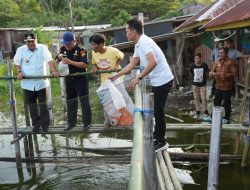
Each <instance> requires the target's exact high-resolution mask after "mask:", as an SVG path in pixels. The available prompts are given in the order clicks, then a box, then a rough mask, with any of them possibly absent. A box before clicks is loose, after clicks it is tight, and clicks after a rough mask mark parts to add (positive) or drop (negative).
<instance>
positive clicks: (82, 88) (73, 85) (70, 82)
mask: <svg viewBox="0 0 250 190" xmlns="http://www.w3.org/2000/svg"><path fill="white" fill-rule="evenodd" d="M63 44H64V46H62V47H61V48H60V54H59V56H58V58H57V60H58V61H62V63H63V64H67V65H68V67H69V74H73V73H82V72H86V68H87V66H88V60H87V51H86V50H85V49H84V48H82V47H79V46H78V44H77V43H76V39H75V35H74V34H73V33H72V32H66V33H64V35H63ZM65 85H66V94H67V109H68V110H67V115H68V126H67V127H66V128H65V129H64V130H65V131H68V130H70V129H72V128H74V127H75V126H76V122H77V108H78V97H79V98H80V102H81V107H82V117H83V128H84V129H88V128H89V127H90V124H91V109H90V103H89V87H88V78H87V76H86V75H84V76H78V77H66V78H65Z"/></svg>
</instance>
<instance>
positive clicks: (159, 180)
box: [155, 159, 166, 190]
mask: <svg viewBox="0 0 250 190" xmlns="http://www.w3.org/2000/svg"><path fill="white" fill-rule="evenodd" d="M155 163H156V164H155V165H156V171H157V179H158V183H159V189H160V190H165V189H166V188H165V185H164V180H163V176H162V173H161V168H160V164H159V160H158V159H155Z"/></svg>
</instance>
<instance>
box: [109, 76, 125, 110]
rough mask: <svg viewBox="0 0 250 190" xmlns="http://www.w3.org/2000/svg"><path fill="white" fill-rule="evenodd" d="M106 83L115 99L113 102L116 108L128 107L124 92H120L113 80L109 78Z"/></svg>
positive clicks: (112, 97)
mask: <svg viewBox="0 0 250 190" xmlns="http://www.w3.org/2000/svg"><path fill="white" fill-rule="evenodd" d="M106 85H107V87H108V89H109V92H110V96H111V99H112V101H113V104H114V106H115V109H116V110H120V109H122V108H125V107H126V102H125V100H124V98H123V96H122V94H121V93H120V92H119V90H118V89H117V88H116V87H115V85H114V84H113V83H112V82H111V80H107V82H106Z"/></svg>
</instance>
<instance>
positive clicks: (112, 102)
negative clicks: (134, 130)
mask: <svg viewBox="0 0 250 190" xmlns="http://www.w3.org/2000/svg"><path fill="white" fill-rule="evenodd" d="M96 92H97V94H98V96H99V99H100V101H101V103H102V105H103V107H104V109H105V111H106V112H107V114H108V116H109V119H110V123H111V125H119V126H127V127H130V126H131V125H132V124H133V123H134V117H133V111H134V104H133V102H132V100H131V98H130V97H129V95H128V93H127V91H126V90H125V87H124V85H123V83H122V81H121V80H119V79H117V80H116V81H114V82H111V81H109V82H106V83H105V84H102V85H101V86H100V87H99V88H98V90H97V91H96Z"/></svg>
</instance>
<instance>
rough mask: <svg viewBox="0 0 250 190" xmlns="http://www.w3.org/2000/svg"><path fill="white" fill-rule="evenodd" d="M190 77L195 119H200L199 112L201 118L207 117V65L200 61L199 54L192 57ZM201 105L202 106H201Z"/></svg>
mask: <svg viewBox="0 0 250 190" xmlns="http://www.w3.org/2000/svg"><path fill="white" fill-rule="evenodd" d="M189 73H190V76H191V77H192V81H193V86H192V87H193V94H194V101H195V109H196V112H195V116H194V118H195V119H199V118H200V116H201V115H200V114H201V111H202V112H203V116H202V118H207V117H209V113H208V111H207V78H208V74H209V69H208V65H207V64H206V63H203V62H202V61H201V54H200V53H196V54H195V56H194V63H193V64H192V65H191V67H190V71H189ZM201 103H202V104H201Z"/></svg>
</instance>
